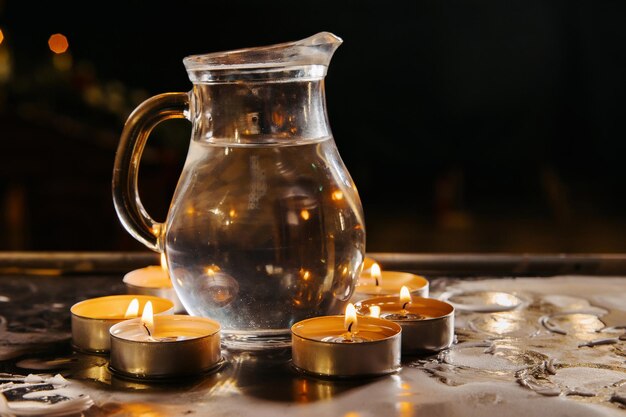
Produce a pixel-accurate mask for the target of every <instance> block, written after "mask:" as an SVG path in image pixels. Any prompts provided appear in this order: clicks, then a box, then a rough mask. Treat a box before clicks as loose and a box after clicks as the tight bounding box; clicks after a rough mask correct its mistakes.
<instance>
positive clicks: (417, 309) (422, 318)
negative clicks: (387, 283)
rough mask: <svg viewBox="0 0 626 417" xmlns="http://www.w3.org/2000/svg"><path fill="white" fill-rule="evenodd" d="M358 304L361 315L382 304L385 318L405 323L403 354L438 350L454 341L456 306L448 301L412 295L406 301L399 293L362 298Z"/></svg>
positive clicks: (381, 309) (357, 307) (381, 313)
mask: <svg viewBox="0 0 626 417" xmlns="http://www.w3.org/2000/svg"><path fill="white" fill-rule="evenodd" d="M355 307H356V310H357V313H358V314H359V315H360V316H369V315H370V314H371V313H372V311H373V308H372V307H374V308H376V307H378V308H379V309H380V312H379V314H380V317H381V318H382V319H386V320H389V321H391V322H393V323H397V324H399V325H400V326H402V354H408V355H418V354H430V353H435V352H439V351H441V350H443V349H446V348H449V347H450V346H451V345H452V343H453V341H454V307H453V306H452V305H450V304H448V303H446V302H443V301H439V300H436V299H432V298H423V297H412V300H411V302H409V303H403V302H400V299H399V297H398V296H387V297H377V298H370V299H367V300H363V301H360V302H358V303H357V304H356V305H355Z"/></svg>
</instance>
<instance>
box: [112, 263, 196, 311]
mask: <svg viewBox="0 0 626 417" xmlns="http://www.w3.org/2000/svg"><path fill="white" fill-rule="evenodd" d="M122 281H123V282H124V284H125V285H126V291H127V292H128V293H129V294H142V295H153V296H155V297H162V298H167V299H168V300H171V301H172V302H173V303H174V313H185V312H186V311H185V307H184V306H183V304H182V303H181V302H180V299H179V298H178V295H176V290H174V286H173V285H172V281H171V279H170V275H169V273H168V272H167V261H166V259H165V254H164V253H162V254H161V266H158V265H150V266H147V267H145V268H140V269H135V270H133V271H130V272H128V273H127V274H126V275H124V279H123V280H122Z"/></svg>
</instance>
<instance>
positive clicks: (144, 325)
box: [141, 323, 152, 337]
mask: <svg viewBox="0 0 626 417" xmlns="http://www.w3.org/2000/svg"><path fill="white" fill-rule="evenodd" d="M141 325H142V326H143V328H144V329H146V332H148V336H149V337H152V333H150V329H149V328H148V326H146V323H141Z"/></svg>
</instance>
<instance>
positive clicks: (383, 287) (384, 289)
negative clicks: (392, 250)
mask: <svg viewBox="0 0 626 417" xmlns="http://www.w3.org/2000/svg"><path fill="white" fill-rule="evenodd" d="M403 286H406V287H407V288H408V289H409V291H410V293H411V295H413V296H415V297H428V287H429V284H428V280H427V279H426V278H424V277H422V276H420V275H415V274H411V273H409V272H398V271H381V279H380V282H379V285H376V282H375V280H374V278H372V277H371V276H370V275H369V274H361V276H359V280H358V282H357V284H356V286H355V287H354V295H353V296H352V299H351V300H352V302H357V301H361V300H365V299H368V298H372V297H383V296H386V295H396V294H398V293H399V292H400V288H402V287H403Z"/></svg>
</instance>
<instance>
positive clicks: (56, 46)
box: [48, 33, 70, 54]
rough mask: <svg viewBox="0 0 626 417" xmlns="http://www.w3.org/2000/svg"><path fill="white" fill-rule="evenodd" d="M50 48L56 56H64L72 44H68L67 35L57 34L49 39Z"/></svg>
mask: <svg viewBox="0 0 626 417" xmlns="http://www.w3.org/2000/svg"><path fill="white" fill-rule="evenodd" d="M48 46H49V47H50V50H51V51H52V52H54V53H55V54H62V53H63V52H65V51H67V48H69V46H70V44H69V43H68V41H67V38H66V37H65V35H62V34H60V33H55V34H54V35H52V36H50V39H48Z"/></svg>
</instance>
